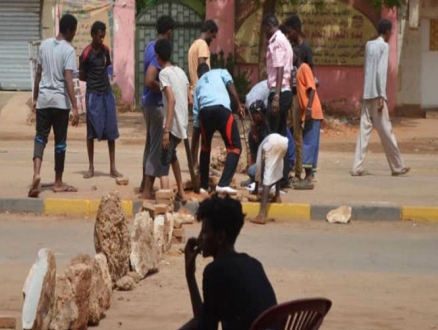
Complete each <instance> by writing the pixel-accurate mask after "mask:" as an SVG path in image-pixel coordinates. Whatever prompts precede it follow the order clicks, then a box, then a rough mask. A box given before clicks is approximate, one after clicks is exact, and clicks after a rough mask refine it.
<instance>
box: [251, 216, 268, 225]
mask: <svg viewBox="0 0 438 330" xmlns="http://www.w3.org/2000/svg"><path fill="white" fill-rule="evenodd" d="M266 220H267V219H266V216H264V215H260V214H259V215H258V216H256V218H255V219H251V220H249V221H250V222H252V223H256V224H258V225H264V224H266Z"/></svg>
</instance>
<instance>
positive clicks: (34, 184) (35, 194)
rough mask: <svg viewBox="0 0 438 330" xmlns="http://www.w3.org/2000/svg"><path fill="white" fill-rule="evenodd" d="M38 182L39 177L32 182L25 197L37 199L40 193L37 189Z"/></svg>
mask: <svg viewBox="0 0 438 330" xmlns="http://www.w3.org/2000/svg"><path fill="white" fill-rule="evenodd" d="M40 182H41V178H40V177H39V176H37V177H36V178H35V179H33V180H32V184H31V186H30V189H29V192H28V193H27V197H30V198H37V197H38V196H39V194H40V192H41V190H40V189H39V185H40Z"/></svg>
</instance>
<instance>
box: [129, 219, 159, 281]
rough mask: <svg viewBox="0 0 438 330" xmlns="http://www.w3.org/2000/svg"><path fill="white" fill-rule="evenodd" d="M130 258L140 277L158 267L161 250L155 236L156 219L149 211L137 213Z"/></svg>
mask: <svg viewBox="0 0 438 330" xmlns="http://www.w3.org/2000/svg"><path fill="white" fill-rule="evenodd" d="M130 259H131V266H132V268H133V269H134V270H135V271H136V272H137V274H138V275H139V276H140V278H144V277H145V276H146V275H147V274H148V273H149V272H151V271H156V270H157V269H158V263H159V261H160V251H159V248H158V245H157V242H156V241H155V238H154V221H153V220H152V218H151V217H150V215H149V212H147V211H144V212H141V213H137V214H136V215H135V220H134V227H133V229H132V233H131V257H130Z"/></svg>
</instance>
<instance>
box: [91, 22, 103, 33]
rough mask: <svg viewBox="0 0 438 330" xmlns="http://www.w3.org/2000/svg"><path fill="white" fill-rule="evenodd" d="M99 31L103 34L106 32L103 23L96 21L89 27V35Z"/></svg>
mask: <svg viewBox="0 0 438 330" xmlns="http://www.w3.org/2000/svg"><path fill="white" fill-rule="evenodd" d="M99 30H100V31H102V32H105V31H106V25H105V23H104V22H101V21H96V22H94V23H93V25H92V26H91V34H96V33H97V32H99Z"/></svg>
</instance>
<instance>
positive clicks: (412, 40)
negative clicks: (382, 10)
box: [397, 0, 438, 116]
mask: <svg viewBox="0 0 438 330" xmlns="http://www.w3.org/2000/svg"><path fill="white" fill-rule="evenodd" d="M399 22H400V24H399V29H398V44H397V51H398V80H397V113H398V114H401V115H413V116H424V115H425V113H426V112H427V111H437V110H438V87H437V82H438V1H436V0H410V1H409V3H408V6H406V7H404V10H403V12H402V13H401V14H400V15H399Z"/></svg>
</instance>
